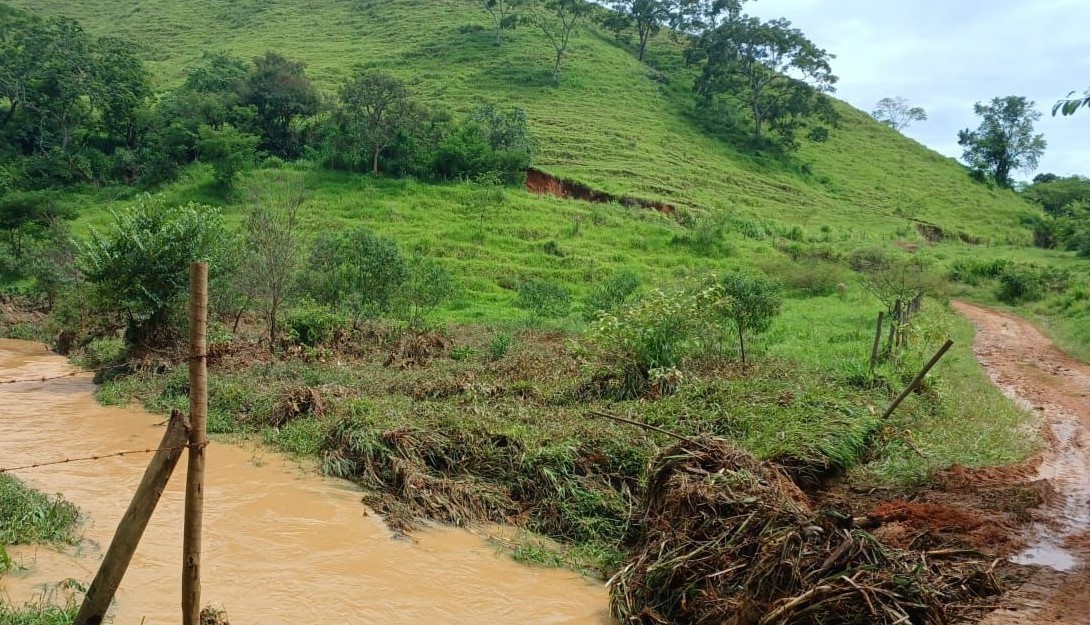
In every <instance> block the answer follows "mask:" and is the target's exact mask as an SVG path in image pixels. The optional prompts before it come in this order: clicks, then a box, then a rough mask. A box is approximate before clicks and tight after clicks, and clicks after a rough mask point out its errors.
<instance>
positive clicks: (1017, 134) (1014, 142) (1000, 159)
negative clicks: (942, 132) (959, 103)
mask: <svg viewBox="0 0 1090 625" xmlns="http://www.w3.org/2000/svg"><path fill="white" fill-rule="evenodd" d="M973 111H974V112H975V113H976V114H977V116H979V117H980V118H981V121H980V126H979V127H977V129H976V130H969V129H965V130H962V131H960V132H958V145H960V146H962V147H964V148H965V151H964V153H963V154H962V158H963V159H964V160H965V162H966V163H967V164H968V165H969V167H971V168H972V169H973V170H974V171H976V172H978V173H980V174H987V175H990V176H991V177H992V178H993V179H994V180H995V182H996V183H997V184H998V185H1000V186H1002V187H1006V188H1011V187H1012V186H1013V183H1014V181H1013V180H1012V179H1011V174H1012V173H1013V172H1015V171H1033V170H1034V169H1036V168H1037V162H1038V161H1039V160H1040V158H1041V155H1042V154H1044V152H1045V147H1046V146H1047V143H1046V142H1045V137H1044V135H1041V134H1035V133H1034V131H1033V124H1034V123H1035V122H1036V121H1037V120H1039V119H1040V118H1041V113H1040V111H1038V110H1036V109H1035V108H1034V103H1033V102H1031V101H1029V100H1027V99H1026V98H1025V97H1022V96H1007V97H1004V98H993V99H992V101H991V102H990V103H988V104H984V103H982V102H977V103H976V104H975V105H974V106H973Z"/></svg>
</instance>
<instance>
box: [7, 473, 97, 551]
mask: <svg viewBox="0 0 1090 625" xmlns="http://www.w3.org/2000/svg"><path fill="white" fill-rule="evenodd" d="M78 527H79V510H78V509H77V508H76V507H75V506H74V505H72V504H71V503H69V502H67V501H65V500H64V499H62V498H61V497H60V496H57V497H49V496H47V495H44V494H42V493H40V492H38V491H36V490H34V489H32V488H30V487H28V486H27V485H26V484H24V483H23V482H22V481H20V480H19V479H18V478H16V477H14V476H12V475H8V474H0V545H25V544H31V543H40V542H57V543H71V542H73V541H74V540H75V539H76V530H77V529H78Z"/></svg>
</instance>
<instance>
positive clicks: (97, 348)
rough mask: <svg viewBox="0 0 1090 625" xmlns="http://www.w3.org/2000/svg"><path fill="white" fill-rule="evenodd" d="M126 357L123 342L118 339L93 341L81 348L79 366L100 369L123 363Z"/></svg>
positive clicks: (126, 349) (127, 354)
mask: <svg viewBox="0 0 1090 625" xmlns="http://www.w3.org/2000/svg"><path fill="white" fill-rule="evenodd" d="M128 356H129V350H128V347H127V346H126V345H125V341H123V340H121V339H119V338H101V339H95V340H93V341H91V342H90V343H88V344H87V346H86V347H84V348H83V354H82V355H81V356H80V358H79V365H80V366H81V367H84V368H86V369H102V368H104V367H112V366H114V365H119V364H121V363H124V362H125V359H126V358H128Z"/></svg>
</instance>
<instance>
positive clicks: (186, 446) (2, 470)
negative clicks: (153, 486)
mask: <svg viewBox="0 0 1090 625" xmlns="http://www.w3.org/2000/svg"><path fill="white" fill-rule="evenodd" d="M207 446H208V441H204V442H202V443H186V444H184V445H175V446H174V447H148V448H146V449H129V450H127V451H116V452H114V453H111V454H95V455H93V456H83V457H80V458H65V459H64V460H52V461H49V462H35V463H34V464H26V465H23V466H18V467H0V475H3V474H4V473H11V472H13V471H24V470H27V469H37V468H39V467H50V466H54V465H58V464H68V463H70V462H92V461H95V460H106V459H109V458H120V457H122V456H131V455H134V454H153V453H157V452H160V451H180V450H182V449H196V448H198V447H199V448H204V447H207Z"/></svg>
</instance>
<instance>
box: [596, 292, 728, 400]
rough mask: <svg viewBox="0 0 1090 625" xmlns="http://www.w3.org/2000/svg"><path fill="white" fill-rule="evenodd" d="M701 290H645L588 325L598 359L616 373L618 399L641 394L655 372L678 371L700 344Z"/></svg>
mask: <svg viewBox="0 0 1090 625" xmlns="http://www.w3.org/2000/svg"><path fill="white" fill-rule="evenodd" d="M712 292H714V291H713V290H709V291H704V292H701V293H696V294H694V293H685V292H683V293H666V292H664V291H662V290H660V289H655V290H652V291H650V292H648V293H645V294H644V295H643V296H642V297H640V298H639V299H637V300H636V301H634V302H633V303H631V304H629V305H628V306H625V307H624V308H622V309H621V310H619V311H617V312H616V313H609V312H605V313H602V314H601V315H600V316H599V317H598V320H597V321H596V322H595V323H593V324H592V325H591V326H590V328H589V329H588V331H587V333H588V338H589V340H590V342H591V344H592V345H594V346H595V347H596V348H597V352H598V357H599V359H600V360H601V361H602V362H603V363H604V365H605V366H606V367H607V369H609V370H610V372H611V374H612V375H613V376H615V378H616V379H617V382H618V383H619V386H617V387H615V388H613V389H612V394H614V395H615V396H616V397H618V398H632V397H636V396H639V395H640V394H641V393H642V392H643V391H644V389H645V388H646V386H647V384H648V382H649V381H650V379H651V373H652V371H656V370H668V369H676V368H678V367H680V366H681V365H682V364H683V362H684V361H685V359H686V358H687V357H689V356H690V355H691V354H692V353H693V352H694V350H695V349H696V347H697V346H698V343H699V342H698V340H697V338H696V337H697V334H698V333H699V331H700V330H701V329H702V328H703V321H704V319H705V313H706V310H707V309H706V305H707V302H708V301H709V294H710V293H712Z"/></svg>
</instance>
